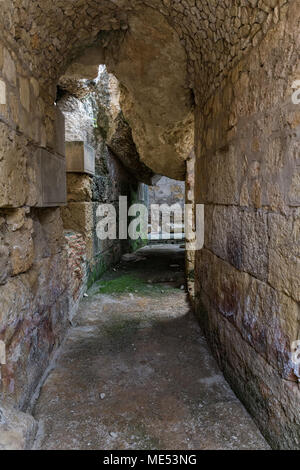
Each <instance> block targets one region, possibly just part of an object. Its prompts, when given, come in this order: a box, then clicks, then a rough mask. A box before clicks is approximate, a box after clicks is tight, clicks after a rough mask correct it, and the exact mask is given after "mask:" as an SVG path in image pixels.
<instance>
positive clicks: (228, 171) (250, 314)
mask: <svg viewBox="0 0 300 470" xmlns="http://www.w3.org/2000/svg"><path fill="white" fill-rule="evenodd" d="M0 38H1V39H0V244H1V246H0V252H1V259H0V264H1V274H0V279H1V280H0V284H1V286H0V302H1V311H0V325H1V326H0V341H3V342H4V345H5V355H6V361H4V360H3V357H2V362H3V364H2V365H1V375H2V380H1V392H2V397H4V398H5V400H8V401H10V400H11V401H12V403H13V404H14V405H15V406H16V407H18V408H24V409H25V408H26V406H27V404H28V402H29V400H30V397H31V395H32V392H33V390H34V389H35V386H36V384H37V383H38V381H39V379H40V377H41V376H42V374H43V372H44V371H45V369H46V367H47V365H48V363H49V358H50V356H51V353H52V351H53V350H54V349H55V347H57V345H58V344H59V342H60V340H61V338H62V337H63V333H64V330H65V328H66V327H67V324H68V315H69V307H68V302H69V292H68V288H67V285H68V282H67V274H68V273H67V262H66V250H65V246H66V245H65V239H64V231H63V228H64V227H63V224H62V219H61V216H60V209H57V208H55V206H57V205H59V206H60V205H62V204H63V202H64V200H63V199H64V198H63V192H62V193H61V194H60V197H59V198H58V199H59V200H55V195H56V194H58V193H59V189H60V187H61V186H62V184H61V182H62V180H63V178H62V175H63V176H64V149H63V139H62V129H63V127H64V126H63V122H62V118H61V114H60V113H59V111H58V106H57V105H56V101H57V84H58V82H59V79H60V77H61V76H63V75H64V74H65V73H66V71H67V70H68V72H69V73H70V70H71V71H72V70H73V73H74V74H75V76H76V74H78V70H80V67H81V71H82V70H83V71H84V72H87V70H88V73H89V74H91V76H89V78H94V76H93V75H92V73H91V69H93V66H95V64H96V65H99V63H106V64H107V65H108V67H109V69H110V70H112V71H114V72H115V74H116V76H117V77H118V79H119V80H120V82H121V85H122V87H123V88H122V90H123V93H122V100H123V107H122V109H124V121H123V123H124V122H125V123H126V122H127V124H128V123H129V124H130V125H131V129H132V132H131V133H128V132H127V131H128V128H126V126H125V130H126V135H129V136H131V138H132V139H131V141H130V145H129V147H128V148H133V144H135V147H136V153H137V154H138V155H139V156H140V159H139V158H137V155H136V154H135V160H134V164H136V163H137V161H139V160H141V162H142V163H143V164H144V165H148V166H149V167H150V169H151V170H152V171H153V172H155V173H159V174H164V175H166V176H169V177H174V178H182V179H183V178H184V176H185V160H186V158H187V157H188V155H189V154H190V151H191V150H192V147H193V123H194V119H193V118H194V106H196V116H195V117H196V127H195V130H196V138H195V142H196V160H197V163H196V172H195V187H196V201H197V202H199V203H204V204H205V214H206V215H205V217H206V224H205V230H206V236H205V247H204V249H203V250H201V252H200V253H198V254H197V259H196V270H195V277H196V281H197V289H196V290H197V305H198V307H197V310H198V313H199V317H200V319H201V322H202V325H203V327H204V328H205V331H206V334H207V336H208V338H210V341H211V345H212V348H213V350H214V351H215V354H216V356H217V358H218V359H219V362H220V364H221V365H222V367H223V370H224V372H225V374H226V376H227V377H228V379H229V380H230V382H231V383H232V384H233V386H234V388H235V390H236V391H237V393H238V394H239V396H240V397H241V399H242V400H243V401H244V402H245V404H246V405H247V406H248V408H249V410H250V411H251V413H252V415H253V416H254V417H255V419H256V421H257V422H258V424H259V425H260V427H261V429H262V431H263V432H264V434H265V435H266V436H267V437H268V438H269V440H270V442H271V443H272V445H273V446H274V447H282V448H299V446H300V444H299V441H300V436H299V428H300V426H299V415H298V410H299V403H300V399H299V384H298V376H297V374H298V372H297V370H295V367H294V365H293V364H292V362H291V360H290V348H291V344H290V343H291V342H292V341H294V340H297V339H299V304H298V302H299V252H298V251H297V247H298V245H297V241H298V239H299V194H298V190H299V176H298V173H297V168H299V163H298V161H297V158H298V155H299V147H298V146H299V109H298V108H297V106H296V105H293V104H292V103H291V93H292V90H291V84H292V82H293V81H294V80H296V79H299V78H300V77H299V68H297V67H299V65H298V64H299V2H298V0H288V1H287V0H249V1H245V0H204V1H201V2H198V1H196V2H195V0H181V1H177V0H176V1H175V0H174V1H173V0H170V1H165V0H153V1H151V2H148V1H147V2H146V1H145V2H143V1H142V0H128V1H123V0H120V1H119V0H117V1H115V0H114V1H110V0H103V1H101V2H99V1H98V0H54V1H45V2H43V8H40V2H39V0H32V1H30V2H28V0H2V1H1V15H0ZM129 127H130V126H129ZM122 129H123V126H122ZM132 141H133V142H132ZM120 142H121V141H120ZM114 148H115V149H116V148H120V145H119V146H114ZM96 150H97V149H96ZM97 152H98V150H97ZM103 152H106V149H104V150H103ZM100 154H102V151H101V152H100V153H99V155H100ZM101 161H102V162H103V160H101V159H100V162H101ZM112 161H113V160H112ZM101 165H102V163H101ZM115 165H116V166H118V165H119V164H118V163H116V164H115V163H112V167H111V169H109V170H108V173H107V174H110V175H113V174H114V171H115ZM100 173H101V172H100ZM48 174H49V181H50V182H51V184H50V185H49V184H48V183H49V181H48V179H47V175H48ZM71 178H72V177H69V179H71ZM116 180H118V178H117V179H116ZM116 180H115V179H114V178H111V181H112V183H113V186H112V188H113V191H115V192H113V191H112V194H113V196H111V190H110V189H109V190H108V193H109V196H111V197H112V199H115V196H114V195H115V194H116V193H117V192H118V188H117V186H114V185H115V181H116ZM95 181H96V183H95ZM69 183H70V180H69ZM73 184H74V185H75V186H76V182H75V181H73V182H72V183H71V186H73ZM102 184H104V181H103V180H102V179H101V177H100V174H99V175H98V179H96V180H94V181H93V185H92V187H91V184H90V177H88V178H87V179H86V181H83V180H81V181H80V184H79V186H80V188H81V189H80V191H79V194H80V196H78V193H77V191H69V205H72V204H73V209H76V210H77V209H78V210H79V209H80V210H79V212H80V217H79V219H80V220H82V218H83V220H84V222H83V224H84V225H85V224H90V227H92V226H93V224H94V222H91V221H92V218H93V211H92V210H91V208H92V207H94V206H93V204H94V202H96V201H98V196H97V198H96V197H95V196H94V195H95V193H99V194H106V189H105V187H104V188H103V186H102ZM55 185H56V186H55ZM82 185H83V189H82ZM69 187H70V186H69ZM53 188H54V189H55V190H54V191H53ZM47 191H49V192H50V194H48V197H47V198H44V196H45V193H47ZM70 198H71V199H72V200H71V199H70ZM76 198H80V199H79V200H76ZM73 199H74V200H73ZM48 205H50V206H54V207H52V208H47V207H46V206H48ZM38 207H41V208H40V209H39V208H38ZM69 209H70V208H69ZM69 209H68V210H69ZM76 210H75V211H72V214H73V215H74V212H76ZM66 212H67V210H66ZM71 218H73V219H74V217H73V216H72V215H71V211H70V210H69V214H68V213H67V214H66V215H65V216H64V219H65V221H66V220H71ZM72 229H74V227H72ZM74 230H75V232H76V233H79V232H80V230H78V227H76V228H75V229H74ZM83 235H84V234H83ZM84 242H86V243H87V250H88V253H89V256H90V259H92V258H93V259H94V257H95V256H94V255H95V253H97V250H98V248H97V247H96V249H95V248H94V242H93V237H92V236H91V235H90V232H89V234H86V236H85V240H84ZM100 250H102V248H100ZM75 251H76V250H75ZM102 251H103V250H102ZM102 251H101V252H102ZM75 256H76V257H77V256H80V255H79V254H78V252H77V253H76V255H75ZM96 272H97V271H96ZM73 287H74V291H76V285H75V284H74V285H73ZM4 362H6V364H4ZM8 414H9V413H8Z"/></svg>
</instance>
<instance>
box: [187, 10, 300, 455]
mask: <svg viewBox="0 0 300 470" xmlns="http://www.w3.org/2000/svg"><path fill="white" fill-rule="evenodd" d="M283 11H287V16H286V17H285V16H284V14H283V13H282V17H281V20H280V22H279V23H278V24H277V26H276V28H274V29H273V30H271V31H270V32H269V33H268V34H267V36H266V37H265V39H263V41H262V42H261V43H260V44H259V45H258V46H257V47H256V49H255V50H253V51H252V52H251V54H250V55H248V56H247V57H245V59H244V60H243V61H241V62H240V64H239V65H238V66H237V67H235V68H234V70H232V72H231V73H230V74H229V75H228V78H227V79H226V80H225V81H224V82H223V85H222V87H221V88H220V90H219V91H218V93H216V94H215V95H214V96H213V97H211V98H210V99H209V100H208V102H207V104H206V106H205V109H204V112H202V110H201V109H198V115H197V137H196V145H197V165H196V175H195V177H196V192H197V196H196V198H197V202H198V203H204V204H205V246H204V249H203V250H201V251H200V252H198V253H197V257H196V305H197V314H198V316H199V319H200V321H201V324H202V326H203V328H204V329H205V332H206V335H207V337H208V339H209V341H210V344H211V347H212V349H213V351H214V353H215V356H216V357H217V359H218V362H219V364H220V365H221V367H222V369H223V371H224V373H225V376H226V377H227V379H228V380H229V382H230V383H231V385H232V386H233V388H234V390H235V391H236V393H237V394H238V396H239V397H240V398H241V400H242V401H243V402H244V403H245V405H246V406H247V408H248V409H249V411H250V412H251V414H252V416H254V419H255V420H256V422H257V423H258V425H259V426H260V428H261V430H262V431H263V433H264V435H265V436H266V437H267V438H268V440H269V442H270V443H271V444H272V445H273V446H274V447H275V448H299V445H300V417H299V409H300V388H299V369H298V366H296V365H295V364H294V363H293V362H292V360H291V351H292V342H294V341H296V340H299V338H300V336H299V335H300V308H299V300H300V297H299V294H300V278H299V233H300V232H299V230H300V218H299V215H300V212H299V211H300V208H299V205H300V193H299V192H300V187H299V163H300V161H299V137H300V108H299V105H295V104H293V103H292V100H291V96H292V93H293V91H294V90H293V89H292V83H293V82H294V80H297V79H298V80H299V78H300V69H299V64H300V62H299V46H300V43H299V40H300V36H299V4H297V2H291V4H290V7H289V9H284V10H283Z"/></svg>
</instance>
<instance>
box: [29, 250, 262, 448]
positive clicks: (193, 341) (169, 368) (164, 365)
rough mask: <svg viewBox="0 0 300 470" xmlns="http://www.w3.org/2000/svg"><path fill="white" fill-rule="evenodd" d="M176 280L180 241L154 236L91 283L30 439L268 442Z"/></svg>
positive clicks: (118, 444) (47, 444) (153, 444)
mask: <svg viewBox="0 0 300 470" xmlns="http://www.w3.org/2000/svg"><path fill="white" fill-rule="evenodd" d="M183 286H184V250H183V249H181V248H180V247H178V246H170V245H165V246H163V245H158V246H153V247H145V248H143V249H141V250H139V252H137V254H135V255H127V256H125V259H123V261H122V263H121V264H120V265H119V266H118V267H117V268H116V269H115V270H111V271H110V272H109V273H107V274H106V275H105V276H104V277H103V278H102V279H101V280H100V281H98V282H97V283H96V284H95V285H94V286H93V287H92V288H91V289H90V291H89V293H88V295H89V296H88V297H87V298H85V299H84V300H83V301H82V302H81V305H80V308H79V311H78V314H77V316H76V318H75V319H74V326H73V327H72V328H71V329H70V331H69V333H68V335H67V338H66V340H65V342H64V344H63V346H62V348H61V350H60V353H59V355H58V357H57V359H56V363H55V364H54V365H53V369H52V371H51V372H50V373H49V375H48V377H47V379H46V381H45V383H44V385H43V387H42V389H41V393H40V397H39V399H38V401H37V403H36V406H35V411H34V415H35V418H36V419H37V420H39V433H38V436H37V439H36V443H35V448H37V449H107V450H116V449H146V450H151V449H159V450H163V449H168V450H176V449H266V448H268V445H267V444H266V442H265V440H264V438H263V437H262V436H261V434H260V432H259V431H258V429H257V427H256V426H255V424H254V423H253V421H252V419H251V417H250V416H249V415H248V413H247V412H246V410H245V408H244V407H243V405H242V404H241V402H240V401H239V400H238V399H237V398H236V396H235V395H234V393H233V392H232V390H231V389H230V387H229V385H228V384H227V382H226V381H225V379H224V377H223V375H222V373H221V372H220V370H219V368H218V366H217V365H216V363H215V360H214V359H213V357H212V355H211V353H210V352H209V349H208V346H207V344H206V341H205V339H204V337H203V335H202V333H201V330H200V328H199V326H198V324H197V321H196V319H195V318H194V316H193V313H192V312H191V309H190V306H189V303H188V301H187V296H186V293H185V290H184V289H183Z"/></svg>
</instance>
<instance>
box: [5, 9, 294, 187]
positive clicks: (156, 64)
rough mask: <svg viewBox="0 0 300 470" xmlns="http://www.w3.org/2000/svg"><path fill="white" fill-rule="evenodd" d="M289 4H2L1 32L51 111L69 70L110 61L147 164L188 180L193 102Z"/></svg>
mask: <svg viewBox="0 0 300 470" xmlns="http://www.w3.org/2000/svg"><path fill="white" fill-rule="evenodd" d="M284 3H287V2H286V1H285V0H248V1H246V0H151V1H141V0H101V1H100V0H51V1H50V0H12V1H8V0H4V1H2V2H1V8H2V14H1V18H0V21H1V23H3V25H2V27H1V28H0V29H1V30H2V33H0V34H2V35H3V36H4V40H5V41H6V42H8V43H9V45H10V46H11V48H12V49H13V50H15V52H16V54H17V55H18V56H19V57H20V56H21V59H22V61H23V63H24V64H26V65H27V66H28V67H29V68H30V69H31V70H32V72H33V73H34V75H35V76H36V77H37V78H38V79H39V81H40V83H42V84H43V87H44V90H45V91H44V93H45V100H46V95H47V94H48V99H49V104H50V102H51V100H52V102H53V100H54V97H55V91H56V85H57V83H58V80H59V78H60V77H61V76H62V75H63V74H65V73H66V71H67V69H68V67H70V66H71V69H69V71H70V72H68V73H73V74H74V73H79V70H80V73H81V76H84V75H91V74H93V70H94V69H93V66H95V65H99V64H100V63H105V64H106V65H107V67H108V69H109V71H111V72H113V73H114V74H115V75H116V76H117V78H118V79H119V81H120V82H121V84H122V85H123V90H124V92H123V102H122V109H123V111H124V114H125V117H126V119H127V120H128V122H129V123H130V125H131V128H132V130H133V138H134V141H135V143H136V146H137V149H138V151H139V154H140V158H141V160H142V161H143V162H144V163H145V164H147V165H148V166H149V167H150V168H151V169H152V170H153V171H154V172H156V173H160V174H164V175H167V176H170V177H173V178H178V179H182V178H183V177H184V171H185V164H184V160H185V159H186V158H187V157H188V155H189V153H190V151H191V149H192V147H193V138H194V137H193V133H194V123H193V107H194V99H195V100H196V103H198V104H200V105H201V104H203V103H204V102H205V101H206V99H207V98H208V96H209V95H211V94H212V93H213V91H214V90H215V89H216V88H217V87H218V86H219V85H220V83H221V82H222V79H223V78H224V77H225V76H226V75H227V73H228V71H229V70H230V69H231V68H232V66H233V65H234V64H235V63H236V62H237V61H238V60H239V59H240V58H241V57H242V55H243V54H245V53H246V52H247V51H248V50H249V49H250V48H251V47H252V46H255V45H257V44H258V42H259V41H260V40H261V38H262V37H263V35H264V34H265V33H266V31H267V30H268V28H270V27H271V26H272V25H274V24H276V23H277V22H278V19H279V15H280V6H282V5H283V4H284ZM76 64H77V65H76ZM82 65H84V67H82ZM49 90H50V91H51V93H50V96H49Z"/></svg>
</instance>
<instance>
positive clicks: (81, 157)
mask: <svg viewBox="0 0 300 470" xmlns="http://www.w3.org/2000/svg"><path fill="white" fill-rule="evenodd" d="M66 159H67V172H71V173H73V172H74V173H87V174H90V175H94V174H95V151H94V149H93V147H91V146H90V145H88V144H87V143H86V142H83V141H74V142H67V143H66Z"/></svg>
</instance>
